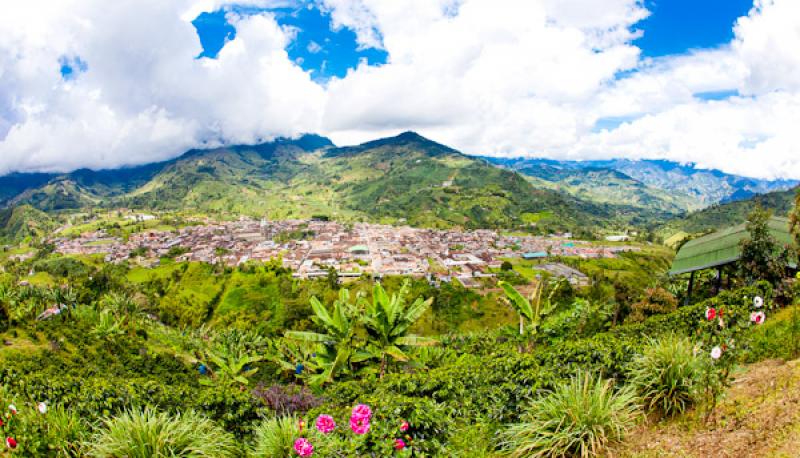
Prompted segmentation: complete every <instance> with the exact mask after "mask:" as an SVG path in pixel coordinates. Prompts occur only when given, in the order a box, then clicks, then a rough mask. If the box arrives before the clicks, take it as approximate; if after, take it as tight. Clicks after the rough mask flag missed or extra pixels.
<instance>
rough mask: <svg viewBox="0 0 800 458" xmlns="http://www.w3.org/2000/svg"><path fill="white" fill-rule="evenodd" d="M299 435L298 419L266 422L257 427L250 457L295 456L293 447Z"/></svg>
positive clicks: (274, 419) (290, 417)
mask: <svg viewBox="0 0 800 458" xmlns="http://www.w3.org/2000/svg"><path fill="white" fill-rule="evenodd" d="M299 434H300V429H299V421H298V419H297V417H294V416H288V417H281V418H271V419H269V420H264V421H263V422H262V423H261V424H260V425H258V426H257V427H256V431H255V437H256V440H255V444H254V446H253V449H252V450H251V452H250V454H249V455H250V456H251V457H253V458H256V457H259V458H260V457H284V456H294V451H293V449H292V446H293V445H294V441H295V439H297V437H298V436H299Z"/></svg>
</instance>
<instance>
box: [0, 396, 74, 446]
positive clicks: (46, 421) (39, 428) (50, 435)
mask: <svg viewBox="0 0 800 458" xmlns="http://www.w3.org/2000/svg"><path fill="white" fill-rule="evenodd" d="M43 406H44V407H43V409H44V410H43V411H40V410H38V406H27V405H25V406H21V405H20V407H22V410H20V413H19V415H18V416H15V417H14V420H15V422H14V423H15V424H13V425H12V426H13V428H12V429H13V432H11V431H8V432H9V434H12V435H13V436H14V438H15V439H16V441H17V443H18V444H19V445H18V448H17V450H16V454H18V455H21V456H32V457H36V456H63V457H68V456H81V444H82V443H83V441H84V439H85V438H86V436H87V434H88V431H89V426H88V425H87V424H86V422H85V421H83V420H82V419H81V418H80V417H79V416H78V415H77V414H75V413H74V412H68V411H67V410H66V409H64V407H62V406H54V407H47V406H46V404H43Z"/></svg>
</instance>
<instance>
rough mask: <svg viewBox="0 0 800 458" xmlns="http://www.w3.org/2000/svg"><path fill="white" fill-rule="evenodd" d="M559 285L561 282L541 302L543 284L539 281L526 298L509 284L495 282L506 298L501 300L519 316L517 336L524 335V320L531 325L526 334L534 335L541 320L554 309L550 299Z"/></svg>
mask: <svg viewBox="0 0 800 458" xmlns="http://www.w3.org/2000/svg"><path fill="white" fill-rule="evenodd" d="M561 284H562V283H561V281H559V282H558V283H556V286H555V287H554V288H553V289H552V290H550V293H549V294H548V295H547V297H546V298H545V299H544V301H543V300H542V292H543V291H544V282H543V281H541V280H536V283H535V284H534V287H533V291H532V292H531V294H530V296H529V297H527V298H526V297H525V296H523V295H522V293H520V292H519V291H517V289H516V288H514V287H513V286H512V285H511V284H510V283H508V282H505V281H499V282H497V285H498V286H500V288H502V289H503V292H504V293H505V294H506V297H505V298H503V299H504V300H505V302H506V304H508V305H510V306H511V307H512V308H513V309H514V310H516V312H517V313H518V314H519V335H524V334H525V320H526V319H527V320H528V321H530V323H531V325H530V328H529V330H528V332H529V333H530V334H531V335H536V333H537V332H538V330H539V325H540V324H541V322H542V318H544V317H545V316H546V315H548V314H550V313H551V312H552V311H553V309H554V308H555V306H554V304H553V303H552V298H553V295H554V294H555V293H556V291H558V289H559V288H560V287H561Z"/></svg>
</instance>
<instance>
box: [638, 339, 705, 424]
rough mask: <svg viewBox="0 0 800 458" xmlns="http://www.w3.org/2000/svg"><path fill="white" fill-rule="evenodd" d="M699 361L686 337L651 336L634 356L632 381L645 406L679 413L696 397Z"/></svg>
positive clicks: (699, 369) (671, 413) (662, 412)
mask: <svg viewBox="0 0 800 458" xmlns="http://www.w3.org/2000/svg"><path fill="white" fill-rule="evenodd" d="M701 364H702V361H701V359H700V358H699V357H698V355H697V354H695V350H694V344H692V342H691V341H690V340H689V339H687V338H685V337H679V336H675V335H667V336H664V337H662V338H661V339H658V340H655V339H654V340H652V341H651V342H650V343H649V344H648V345H647V347H645V348H644V350H643V351H642V354H641V356H639V357H637V358H636V359H634V360H633V363H632V364H631V369H630V381H631V385H632V386H634V387H635V389H636V390H637V392H638V394H639V396H640V397H641V399H642V402H644V406H645V407H646V408H647V409H648V410H651V411H655V412H658V413H660V414H661V415H664V416H673V415H678V414H681V413H683V412H685V411H686V410H687V409H688V408H689V407H691V406H692V405H693V404H694V403H695V402H696V400H697V392H696V390H697V385H698V383H699V381H700V371H701Z"/></svg>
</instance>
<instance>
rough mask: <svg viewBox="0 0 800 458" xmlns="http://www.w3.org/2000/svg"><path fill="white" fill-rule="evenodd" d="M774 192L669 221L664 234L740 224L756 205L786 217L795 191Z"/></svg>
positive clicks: (694, 231)
mask: <svg viewBox="0 0 800 458" xmlns="http://www.w3.org/2000/svg"><path fill="white" fill-rule="evenodd" d="M798 189H800V188H795V189H790V190H787V191H776V192H770V193H767V194H760V195H757V196H755V197H752V198H750V199H747V200H741V201H736V202H729V203H726V204H718V205H712V206H711V207H708V208H706V209H703V210H700V211H697V212H694V213H690V214H689V215H687V216H686V217H683V218H678V219H675V220H672V221H670V222H669V223H667V224H666V226H665V228H664V229H663V232H664V233H669V234H672V233H675V232H678V231H685V232H688V233H699V232H708V231H711V230H714V229H718V228H721V227H726V226H733V225H736V224H739V223H741V222H742V221H744V220H745V219H746V218H747V215H748V214H749V213H750V212H751V211H752V210H753V208H754V207H755V206H756V205H760V206H762V207H763V208H766V209H769V210H772V211H773V213H774V214H775V215H777V216H786V215H787V214H788V213H789V211H790V210H791V209H792V206H793V205H794V198H795V195H796V193H797V192H798V191H797V190H798Z"/></svg>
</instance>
